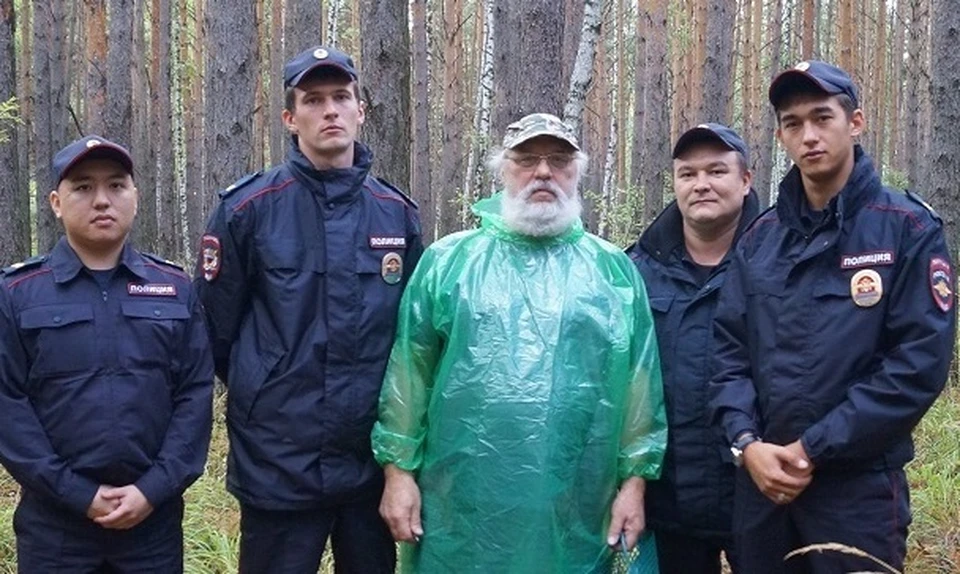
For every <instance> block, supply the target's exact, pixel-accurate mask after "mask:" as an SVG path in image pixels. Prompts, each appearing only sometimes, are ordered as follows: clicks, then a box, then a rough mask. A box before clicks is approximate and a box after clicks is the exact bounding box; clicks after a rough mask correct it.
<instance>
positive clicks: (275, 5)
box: [264, 0, 290, 165]
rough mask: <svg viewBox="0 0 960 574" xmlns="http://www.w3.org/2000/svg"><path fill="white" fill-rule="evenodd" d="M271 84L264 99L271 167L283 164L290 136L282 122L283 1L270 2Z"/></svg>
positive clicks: (272, 0)
mask: <svg viewBox="0 0 960 574" xmlns="http://www.w3.org/2000/svg"><path fill="white" fill-rule="evenodd" d="M270 8H271V11H270V24H271V27H270V47H269V48H268V49H267V56H268V58H269V61H270V84H269V88H268V91H267V93H266V94H265V96H264V98H265V99H266V102H265V104H266V106H265V113H266V116H267V118H266V124H267V130H268V131H269V133H270V162H269V163H270V165H278V164H280V163H282V162H283V159H284V155H285V154H286V150H287V146H288V145H289V142H290V136H289V134H288V132H287V130H286V129H285V128H284V127H283V122H282V121H281V120H280V117H281V110H282V109H283V65H284V64H285V63H286V62H285V60H284V58H283V0H270Z"/></svg>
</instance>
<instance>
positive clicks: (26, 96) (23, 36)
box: [16, 2, 47, 254]
mask: <svg viewBox="0 0 960 574" xmlns="http://www.w3.org/2000/svg"><path fill="white" fill-rule="evenodd" d="M31 6H32V5H31V3H30V2H24V3H22V4H21V5H20V12H19V16H20V18H19V20H18V21H17V31H18V32H19V34H20V53H21V58H20V62H19V63H20V69H19V70H18V71H19V75H20V81H19V82H18V86H17V87H18V93H17V99H18V104H19V108H20V124H19V125H18V126H17V143H18V144H19V145H18V146H17V147H18V148H19V149H18V155H19V157H18V165H19V170H18V178H17V182H16V185H17V187H18V188H19V190H20V197H21V198H23V200H24V202H25V203H26V205H27V206H28V207H26V208H25V209H27V210H28V211H27V213H26V217H27V218H28V219H27V221H26V223H24V225H25V231H24V233H25V234H26V235H25V238H26V239H27V244H26V250H25V251H24V253H25V254H29V253H31V248H32V243H33V239H32V237H31V229H30V228H31V224H30V219H29V218H30V213H29V202H30V181H31V174H32V173H33V169H32V166H31V163H30V162H31V159H33V158H34V157H35V156H34V154H32V153H31V151H32V150H33V144H34V141H33V108H32V107H31V101H32V100H33V73H32V68H33V34H32V31H33V24H32V21H33V18H32V13H33V9H32V7H31ZM37 187H38V188H39V189H45V188H46V187H47V186H46V184H44V183H41V182H40V181H39V179H38V180H37Z"/></svg>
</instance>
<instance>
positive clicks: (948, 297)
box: [930, 257, 953, 313]
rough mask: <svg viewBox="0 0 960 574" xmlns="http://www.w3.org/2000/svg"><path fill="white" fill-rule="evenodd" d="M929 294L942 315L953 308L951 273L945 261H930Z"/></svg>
mask: <svg viewBox="0 0 960 574" xmlns="http://www.w3.org/2000/svg"><path fill="white" fill-rule="evenodd" d="M930 294H931V295H933V302H934V303H936V305H937V307H938V308H939V309H940V310H941V311H943V312H944V313H946V312H948V311H950V309H952V308H953V272H952V271H951V270H950V263H948V262H947V260H946V259H942V258H940V257H934V258H933V259H931V260H930Z"/></svg>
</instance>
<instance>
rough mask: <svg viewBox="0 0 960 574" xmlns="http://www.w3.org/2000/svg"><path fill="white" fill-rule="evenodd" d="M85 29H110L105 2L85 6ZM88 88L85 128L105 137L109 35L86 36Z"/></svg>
mask: <svg viewBox="0 0 960 574" xmlns="http://www.w3.org/2000/svg"><path fill="white" fill-rule="evenodd" d="M84 6H85V10H84V16H85V27H86V29H87V30H98V31H99V30H106V29H107V6H106V3H105V1H104V0H86V2H84ZM84 52H85V62H84V67H85V69H86V74H85V75H86V78H85V79H86V87H85V89H84V90H83V94H84V97H83V100H84V104H85V106H86V107H85V109H84V118H85V121H84V128H86V132H87V133H95V134H102V133H104V131H105V128H106V120H105V117H104V111H105V108H106V104H107V70H106V62H107V35H106V34H100V33H93V34H86V42H85V49H84Z"/></svg>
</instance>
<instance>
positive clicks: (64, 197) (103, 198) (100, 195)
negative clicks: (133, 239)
mask: <svg viewBox="0 0 960 574" xmlns="http://www.w3.org/2000/svg"><path fill="white" fill-rule="evenodd" d="M50 207H51V208H53V212H54V214H56V216H57V218H58V219H61V220H62V221H63V228H64V230H65V231H66V234H67V239H68V240H69V241H70V244H71V245H72V246H73V247H74V249H77V250H86V251H89V252H91V253H100V252H105V251H111V250H112V249H115V248H116V247H117V246H119V245H121V244H122V243H123V242H124V241H125V240H126V238H127V234H128V233H129V232H130V228H131V227H132V226H133V218H134V217H135V216H136V214H137V188H136V187H135V186H134V185H133V178H132V177H131V176H130V174H129V173H127V171H126V170H125V169H124V168H123V166H122V165H120V164H119V163H118V162H116V161H114V160H112V159H93V158H91V159H85V160H82V161H81V162H80V163H78V164H77V165H75V166H74V167H72V168H71V169H70V171H68V172H67V175H66V177H65V178H64V179H63V181H61V182H60V183H59V185H57V189H55V190H53V191H51V192H50Z"/></svg>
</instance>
